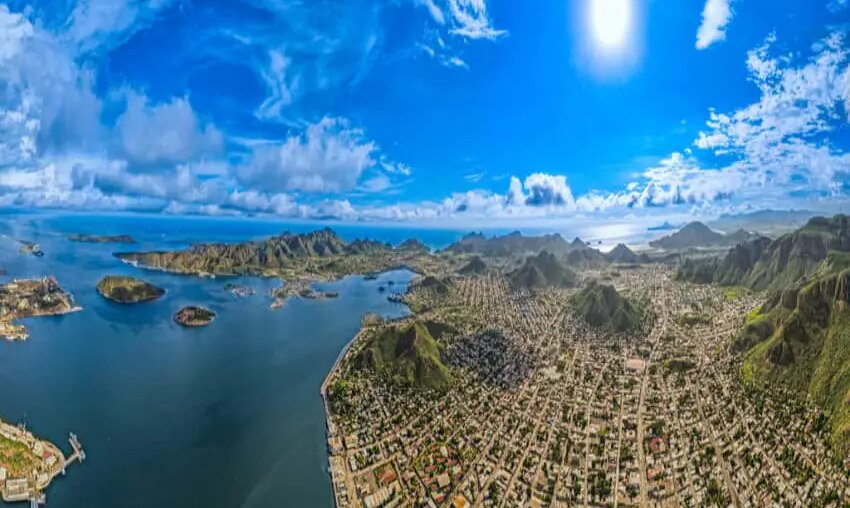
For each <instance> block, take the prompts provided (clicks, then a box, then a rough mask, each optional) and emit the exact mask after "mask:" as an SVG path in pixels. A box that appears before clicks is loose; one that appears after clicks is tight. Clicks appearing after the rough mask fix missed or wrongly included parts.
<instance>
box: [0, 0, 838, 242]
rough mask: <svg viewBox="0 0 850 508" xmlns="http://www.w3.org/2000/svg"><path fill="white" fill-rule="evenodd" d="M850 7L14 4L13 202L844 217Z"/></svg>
mask: <svg viewBox="0 0 850 508" xmlns="http://www.w3.org/2000/svg"><path fill="white" fill-rule="evenodd" d="M848 21H850V1H849V0H822V1H821V0H782V1H780V0H559V1H555V0H537V1H535V2H517V1H515V0H203V1H201V0H147V1H143V2H142V1H133V0H39V1H32V0H29V1H24V0H13V1H7V2H5V3H2V1H0V207H16V208H27V209H29V208H33V209H58V210H69V211H88V212H92V211H94V212H123V211H126V212H140V213H151V214H175V215H236V216H258V217H273V218H285V219H300V220H315V221H321V220H329V221H341V222H361V221H362V222H372V223H381V224H399V225H403V224H415V225H417V226H420V227H421V226H425V227H428V226H434V227H456V228H459V227H500V228H502V227H512V226H517V227H531V226H535V227H540V226H544V225H566V224H577V223H581V224H600V225H605V224H611V223H618V222H631V223H641V224H647V225H652V224H657V223H660V222H661V221H664V220H673V221H676V220H684V219H685V218H711V217H717V216H719V215H721V214H724V213H746V212H750V211H756V210H762V209H774V210H786V209H798V210H799V209H806V210H813V211H818V212H824V213H833V212H838V211H843V210H844V204H845V203H846V202H847V196H848V193H850V153H848V150H850V135H848V112H850V41H848V36H850V34H848V33H847V32H848V28H850V24H848Z"/></svg>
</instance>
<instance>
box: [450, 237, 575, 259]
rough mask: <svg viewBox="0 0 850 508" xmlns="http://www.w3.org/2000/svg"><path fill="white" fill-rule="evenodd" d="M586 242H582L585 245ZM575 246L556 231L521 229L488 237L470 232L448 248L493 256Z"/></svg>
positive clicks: (558, 252) (515, 254)
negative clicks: (531, 232) (539, 233)
mask: <svg viewBox="0 0 850 508" xmlns="http://www.w3.org/2000/svg"><path fill="white" fill-rule="evenodd" d="M583 245H584V244H582V246H583ZM573 248H574V247H573V246H571V245H570V244H569V243H567V241H566V240H564V238H563V237H562V236H561V235H559V234H557V233H555V234H552V235H542V236H525V235H523V234H522V233H520V232H519V231H514V232H513V233H510V234H507V235H504V236H494V237H492V238H486V237H485V236H484V235H483V234H481V233H470V234H468V235H466V236H464V237H463V238H461V239H460V240H458V241H457V242H455V243H453V244H451V245H450V246H448V247H447V248H446V251H448V252H452V253H455V254H464V253H465V254H480V255H484V256H492V257H504V256H517V255H525V254H537V253H540V252H542V251H547V252H551V253H555V254H562V253H566V252H568V251H570V250H571V249H573Z"/></svg>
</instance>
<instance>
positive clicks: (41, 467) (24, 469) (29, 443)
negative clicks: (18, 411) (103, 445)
mask: <svg viewBox="0 0 850 508" xmlns="http://www.w3.org/2000/svg"><path fill="white" fill-rule="evenodd" d="M69 442H70V444H71V448H72V450H73V453H72V454H71V455H70V456H69V457H65V454H64V453H62V450H60V449H59V447H57V446H56V445H54V444H53V443H50V442H48V441H44V440H41V439H38V438H36V437H35V436H34V435H33V434H32V433H31V432H28V431H27V430H26V428H24V427H23V426H22V425H18V426H14V425H10V424H8V423H5V422H3V421H2V420H0V498H2V499H3V501H4V502H6V503H14V502H19V501H20V502H23V501H29V502H31V503H32V504H33V505H38V504H42V503H44V501H45V500H46V498H45V495H44V491H45V490H46V489H47V488H48V486H49V485H50V483H51V482H52V481H53V479H54V478H56V477H57V476H59V475H60V474H63V475H64V474H65V470H66V468H67V467H68V466H69V465H71V464H72V463H73V462H75V461H80V462H82V461H83V460H85V458H86V454H85V452H84V451H83V448H82V446H81V445H80V442H79V441H78V440H77V436H75V435H74V434H71V435H70V437H69Z"/></svg>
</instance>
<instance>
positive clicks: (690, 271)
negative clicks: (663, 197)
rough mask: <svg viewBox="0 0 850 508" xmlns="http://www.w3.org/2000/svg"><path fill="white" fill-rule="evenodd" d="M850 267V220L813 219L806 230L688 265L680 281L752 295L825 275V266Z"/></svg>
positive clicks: (754, 242) (679, 275) (680, 273)
mask: <svg viewBox="0 0 850 508" xmlns="http://www.w3.org/2000/svg"><path fill="white" fill-rule="evenodd" d="M831 251H833V252H837V254H833V255H832V258H831V259H830V260H829V261H830V262H831V263H833V264H834V265H843V266H847V263H848V260H847V256H848V254H847V253H848V252H850V217H848V216H847V215H836V216H834V217H832V218H829V219H828V218H824V217H814V218H812V219H811V220H809V222H808V223H807V224H806V225H805V226H803V227H802V228H800V229H798V230H797V231H794V232H793V233H788V234H785V235H783V236H781V237H779V238H777V239H776V240H772V241H771V240H770V239H768V238H758V239H755V240H752V241H749V242H745V243H742V244H739V245H736V246H735V247H734V248H732V249H731V250H730V251H729V252H728V253H727V254H726V255H725V256H724V257H723V258H704V259H689V260H686V261H685V262H684V263H683V264H682V266H681V267H680V268H679V271H678V273H677V278H678V279H680V280H687V281H692V282H699V283H711V282H714V283H717V284H720V285H723V286H739V285H740V286H745V287H748V288H750V289H753V290H763V289H775V290H776V289H779V290H781V289H784V288H788V287H794V286H797V285H799V284H801V283H803V282H805V281H807V280H812V279H813V278H815V277H818V276H821V275H822V273H819V271H820V270H821V268H822V266H823V265H822V262H823V261H824V260H825V259H827V256H828V254H829V253H830V252H831Z"/></svg>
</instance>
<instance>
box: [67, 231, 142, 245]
mask: <svg viewBox="0 0 850 508" xmlns="http://www.w3.org/2000/svg"><path fill="white" fill-rule="evenodd" d="M68 240H70V241H72V242H80V243H124V244H132V243H136V240H134V239H133V237H132V236H130V235H87V234H83V233H73V234H70V235H68Z"/></svg>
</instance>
